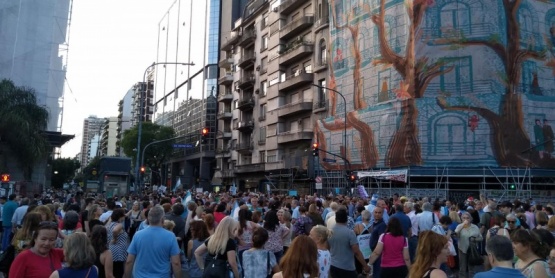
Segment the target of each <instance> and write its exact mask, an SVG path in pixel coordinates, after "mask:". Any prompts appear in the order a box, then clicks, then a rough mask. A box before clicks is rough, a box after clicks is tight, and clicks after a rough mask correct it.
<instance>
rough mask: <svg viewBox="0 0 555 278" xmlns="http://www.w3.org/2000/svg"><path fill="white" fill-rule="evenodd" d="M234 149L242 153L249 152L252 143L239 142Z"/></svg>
mask: <svg viewBox="0 0 555 278" xmlns="http://www.w3.org/2000/svg"><path fill="white" fill-rule="evenodd" d="M235 150H236V151H237V152H239V153H242V154H249V153H251V152H252V150H253V145H252V144H251V143H250V142H246V143H239V144H237V146H235Z"/></svg>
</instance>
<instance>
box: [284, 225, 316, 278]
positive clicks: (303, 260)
mask: <svg viewBox="0 0 555 278" xmlns="http://www.w3.org/2000/svg"><path fill="white" fill-rule="evenodd" d="M279 268H280V269H281V271H282V276H283V277H306V276H304V275H305V274H308V277H311V278H313V277H318V273H319V271H318V248H317V247H316V243H315V242H314V241H313V240H312V239H310V238H309V237H308V236H306V235H299V236H297V237H296V238H295V239H294V240H293V242H292V243H291V246H290V247H289V249H288V250H287V253H285V255H284V256H283V257H282V258H281V260H280V262H279Z"/></svg>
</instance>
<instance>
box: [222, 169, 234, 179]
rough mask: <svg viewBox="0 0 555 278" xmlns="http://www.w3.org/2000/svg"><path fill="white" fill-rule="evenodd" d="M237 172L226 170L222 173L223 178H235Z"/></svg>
mask: <svg viewBox="0 0 555 278" xmlns="http://www.w3.org/2000/svg"><path fill="white" fill-rule="evenodd" d="M234 177H235V171H234V170H224V171H222V178H234Z"/></svg>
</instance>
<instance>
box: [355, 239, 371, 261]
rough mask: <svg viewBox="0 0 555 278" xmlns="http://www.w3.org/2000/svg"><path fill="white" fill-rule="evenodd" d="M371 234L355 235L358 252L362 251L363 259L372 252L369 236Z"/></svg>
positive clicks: (368, 256)
mask: <svg viewBox="0 0 555 278" xmlns="http://www.w3.org/2000/svg"><path fill="white" fill-rule="evenodd" d="M371 236H372V234H365V235H359V236H357V241H358V247H359V248H360V252H362V256H363V257H364V259H365V260H367V259H368V258H370V255H371V254H372V249H370V237H371Z"/></svg>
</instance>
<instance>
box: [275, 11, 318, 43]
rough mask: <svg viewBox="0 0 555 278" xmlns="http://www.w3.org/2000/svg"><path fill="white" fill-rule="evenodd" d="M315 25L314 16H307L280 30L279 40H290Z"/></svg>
mask: <svg viewBox="0 0 555 278" xmlns="http://www.w3.org/2000/svg"><path fill="white" fill-rule="evenodd" d="M313 24H314V16H312V15H305V16H302V17H300V18H299V19H295V20H293V21H291V22H289V23H287V25H285V26H283V27H281V29H279V38H280V39H282V40H287V39H290V38H292V37H294V36H296V35H299V34H300V33H301V32H302V31H303V30H305V29H307V28H309V27H310V26H312V25H313Z"/></svg>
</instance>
